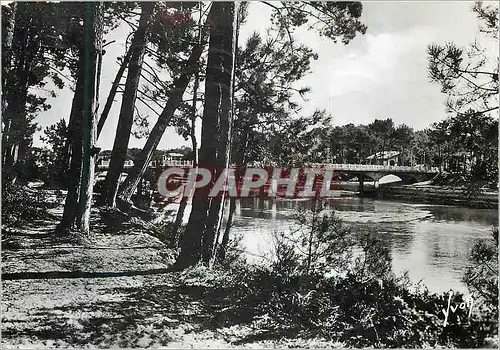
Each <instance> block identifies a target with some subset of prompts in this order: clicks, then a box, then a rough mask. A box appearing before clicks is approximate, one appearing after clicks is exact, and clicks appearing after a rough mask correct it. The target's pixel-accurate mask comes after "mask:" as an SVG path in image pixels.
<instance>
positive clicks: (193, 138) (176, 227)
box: [172, 3, 203, 236]
mask: <svg viewBox="0 0 500 350" xmlns="http://www.w3.org/2000/svg"><path fill="white" fill-rule="evenodd" d="M201 6H202V5H201V3H200V4H199V9H200V19H199V21H198V45H201V43H202V40H203V29H202V27H201V15H202V7H201ZM199 85H200V64H199V62H197V64H196V72H195V74H194V85H193V101H192V104H191V130H190V137H191V146H192V148H193V168H196V167H197V166H198V143H197V141H196V112H197V104H198V88H199ZM189 198H190V196H187V195H184V196H183V197H182V199H181V202H180V203H179V209H178V210H177V214H176V216H175V221H174V225H173V227H172V232H173V234H174V235H176V236H178V235H179V228H180V227H181V225H182V219H183V218H184V212H185V211H186V207H187V203H188V200H189Z"/></svg>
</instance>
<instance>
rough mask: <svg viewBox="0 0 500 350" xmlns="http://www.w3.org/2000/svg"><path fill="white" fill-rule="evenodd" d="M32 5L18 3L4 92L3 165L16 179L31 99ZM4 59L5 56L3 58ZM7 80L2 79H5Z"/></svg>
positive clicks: (5, 170)
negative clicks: (29, 89) (28, 100)
mask: <svg viewBox="0 0 500 350" xmlns="http://www.w3.org/2000/svg"><path fill="white" fill-rule="evenodd" d="M29 6H31V5H30V4H29V3H22V2H20V3H18V4H17V11H16V20H15V23H14V31H13V37H12V41H11V43H12V45H11V49H12V50H11V55H12V65H13V66H12V72H11V74H8V75H6V76H5V80H4V84H5V90H4V91H3V92H4V93H5V95H4V96H2V101H3V102H2V106H3V107H5V111H4V112H5V113H3V114H4V115H3V116H2V119H3V120H4V124H5V128H4V131H3V135H2V136H3V137H2V142H3V145H2V165H3V167H4V169H3V171H4V174H6V173H8V174H9V177H12V179H14V178H15V172H14V169H13V166H14V164H15V162H16V161H17V159H18V154H19V146H20V143H21V140H22V138H23V137H24V132H23V130H24V129H25V128H24V126H25V124H26V102H27V98H28V78H29V73H30V68H31V62H30V58H32V57H33V55H32V54H30V52H31V51H32V50H34V48H33V45H32V43H33V40H32V39H31V35H30V34H31V32H30V23H31V17H30V15H29V10H28V7H29ZM2 59H3V57H2ZM3 78H4V77H2V79H3Z"/></svg>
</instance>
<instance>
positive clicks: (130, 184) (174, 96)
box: [117, 45, 204, 206]
mask: <svg viewBox="0 0 500 350" xmlns="http://www.w3.org/2000/svg"><path fill="white" fill-rule="evenodd" d="M203 46H204V45H195V46H194V47H193V50H192V52H191V56H190V57H189V59H188V60H187V61H186V65H185V68H184V71H183V72H182V74H181V75H180V76H179V77H178V78H177V79H175V81H174V83H173V86H174V87H173V89H172V93H171V94H170V98H169V99H168V101H167V104H166V106H165V108H164V109H163V112H162V113H161V114H160V116H159V117H158V120H157V122H156V124H155V126H154V127H153V129H152V130H151V133H150V135H149V138H148V139H147V141H146V144H145V145H144V148H143V149H142V150H141V152H140V153H139V154H138V155H137V157H136V159H135V160H134V166H133V167H132V169H131V170H130V173H129V175H128V176H127V178H126V179H125V181H124V184H123V186H122V187H121V190H120V192H119V197H118V198H117V202H118V203H117V204H118V205H120V203H121V204H123V205H124V206H129V205H130V198H131V197H132V195H133V194H134V192H135V190H136V189H137V185H138V184H139V181H140V179H141V178H142V177H143V176H144V174H145V173H146V170H147V169H148V166H149V162H150V161H151V158H152V157H153V153H154V151H155V150H156V147H157V146H158V144H159V143H160V140H161V138H162V137H163V133H164V132H165V129H166V128H167V126H168V124H169V123H170V121H171V120H172V117H173V116H174V113H175V111H176V110H177V108H179V105H180V104H181V102H182V96H183V95H184V91H186V88H187V86H188V84H189V81H190V80H191V76H192V75H193V73H194V71H195V69H194V68H193V67H194V66H195V65H196V64H197V62H198V61H199V60H200V57H201V54H202V52H203Z"/></svg>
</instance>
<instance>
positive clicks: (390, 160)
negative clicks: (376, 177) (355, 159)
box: [366, 151, 401, 166]
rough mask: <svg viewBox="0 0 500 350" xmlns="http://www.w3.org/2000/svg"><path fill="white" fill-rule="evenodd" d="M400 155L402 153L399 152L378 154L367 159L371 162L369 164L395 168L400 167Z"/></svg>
mask: <svg viewBox="0 0 500 350" xmlns="http://www.w3.org/2000/svg"><path fill="white" fill-rule="evenodd" d="M400 155H401V153H400V152H399V151H384V152H377V153H375V154H372V155H371V156H368V157H366V160H367V161H368V162H369V164H377V165H385V166H388V165H389V166H394V165H400V161H401V159H400Z"/></svg>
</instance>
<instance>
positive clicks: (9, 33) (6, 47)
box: [2, 2, 17, 132]
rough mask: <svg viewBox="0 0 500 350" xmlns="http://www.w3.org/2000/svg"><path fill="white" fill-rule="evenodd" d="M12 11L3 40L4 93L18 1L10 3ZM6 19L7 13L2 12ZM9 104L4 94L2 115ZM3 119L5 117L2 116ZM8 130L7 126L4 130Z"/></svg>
mask: <svg viewBox="0 0 500 350" xmlns="http://www.w3.org/2000/svg"><path fill="white" fill-rule="evenodd" d="M9 8H10V13H9V15H8V19H7V23H6V24H5V31H4V33H3V40H2V95H3V94H5V91H6V88H7V86H6V77H7V74H8V72H9V71H10V65H11V62H12V41H13V39H14V27H15V24H16V14H17V2H12V3H11V4H10V5H9ZM2 16H3V17H4V20H5V14H2ZM6 106H7V103H6V99H5V96H2V115H4V113H5V108H6ZM2 119H3V118H2ZM3 131H4V132H5V131H6V130H5V128H4V130H3Z"/></svg>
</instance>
